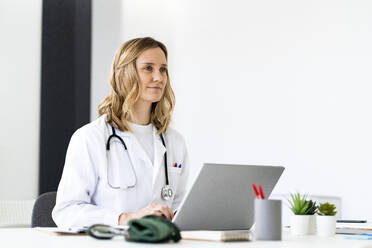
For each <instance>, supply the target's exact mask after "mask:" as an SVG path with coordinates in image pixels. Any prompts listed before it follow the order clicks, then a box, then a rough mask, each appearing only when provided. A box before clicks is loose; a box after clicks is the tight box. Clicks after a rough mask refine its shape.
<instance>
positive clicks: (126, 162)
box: [107, 140, 136, 189]
mask: <svg viewBox="0 0 372 248" xmlns="http://www.w3.org/2000/svg"><path fill="white" fill-rule="evenodd" d="M107 183H108V184H109V186H110V187H112V188H115V189H119V188H121V189H127V188H130V187H133V186H135V184H136V174H135V172H134V167H133V164H132V162H131V159H130V156H129V153H128V151H127V150H125V148H124V146H123V145H122V144H121V143H120V141H116V140H115V141H112V143H111V145H110V151H108V152H107Z"/></svg>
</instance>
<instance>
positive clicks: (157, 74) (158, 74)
mask: <svg viewBox="0 0 372 248" xmlns="http://www.w3.org/2000/svg"><path fill="white" fill-rule="evenodd" d="M152 77H153V79H154V81H157V82H159V81H163V78H164V75H163V74H162V73H161V72H160V71H154V73H153V76H152Z"/></svg>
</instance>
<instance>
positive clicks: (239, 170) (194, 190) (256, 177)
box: [172, 163, 284, 230]
mask: <svg viewBox="0 0 372 248" xmlns="http://www.w3.org/2000/svg"><path fill="white" fill-rule="evenodd" d="M283 171H284V167H281V166H259V165H233V164H209V163H206V164H204V165H203V167H202V169H201V171H200V173H199V175H198V177H197V178H196V180H195V181H194V183H193V185H192V187H191V189H190V191H189V192H188V193H187V194H186V196H185V198H184V199H183V201H182V203H181V205H180V208H179V209H178V211H177V213H176V214H175V216H174V218H173V220H172V221H173V223H175V224H176V225H177V226H178V227H179V228H180V229H181V230H243V229H250V228H251V227H252V225H253V222H254V219H253V212H254V210H253V206H254V198H255V195H254V193H253V190H252V183H255V184H256V185H259V184H261V185H262V188H263V192H264V195H265V198H266V199H267V198H268V197H269V196H270V194H271V192H272V190H273V188H274V186H275V185H276V183H277V182H278V180H279V178H280V176H281V175H282V173H283Z"/></svg>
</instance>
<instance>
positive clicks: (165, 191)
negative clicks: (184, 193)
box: [161, 185, 173, 201]
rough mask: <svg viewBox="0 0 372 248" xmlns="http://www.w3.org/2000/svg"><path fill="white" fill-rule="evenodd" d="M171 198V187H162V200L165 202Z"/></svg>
mask: <svg viewBox="0 0 372 248" xmlns="http://www.w3.org/2000/svg"><path fill="white" fill-rule="evenodd" d="M172 196H173V190H172V188H171V186H169V185H165V186H163V188H162V189H161V198H162V199H163V200H166V201H167V200H169V199H171V198H172Z"/></svg>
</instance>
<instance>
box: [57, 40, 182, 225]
mask: <svg viewBox="0 0 372 248" xmlns="http://www.w3.org/2000/svg"><path fill="white" fill-rule="evenodd" d="M110 85H111V93H110V94H109V95H108V96H107V97H106V98H105V99H104V100H103V102H102V103H101V104H100V105H99V108H98V112H99V118H98V119H97V120H95V121H93V122H91V123H89V124H87V125H85V126H83V127H82V128H80V129H78V130H77V131H76V132H75V133H74V134H73V136H72V138H71V141H70V144H69V147H68V150H67V154H66V160H65V166H64V169H63V174H62V178H61V181H60V184H59V186H58V192H57V200H56V206H55V207H54V209H53V213H52V216H53V220H54V222H55V223H56V224H57V225H58V226H89V225H91V224H95V223H103V224H108V225H118V224H119V225H126V224H127V223H128V221H129V220H130V219H133V218H140V217H142V216H145V215H149V214H155V215H160V216H164V217H165V218H167V219H169V220H171V219H172V218H173V213H174V211H176V210H177V208H178V207H179V205H180V203H181V201H182V198H183V197H184V195H185V192H186V182H187V177H188V164H187V163H188V162H187V160H188V159H187V152H186V146H185V142H184V139H183V138H182V136H181V135H180V134H179V133H178V132H177V131H175V130H174V129H172V128H170V127H169V123H170V120H171V112H172V110H173V108H174V104H175V97H174V93H173V90H172V88H171V85H170V80H169V75H168V70H167V49H166V47H165V46H164V45H163V44H162V43H161V42H158V41H156V40H154V39H152V38H149V37H146V38H138V39H133V40H130V41H128V42H126V43H124V44H123V45H122V46H121V47H120V48H119V49H118V50H117V51H116V54H115V57H114V61H113V65H112V72H111V78H110ZM165 164H167V166H166V167H165Z"/></svg>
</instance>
